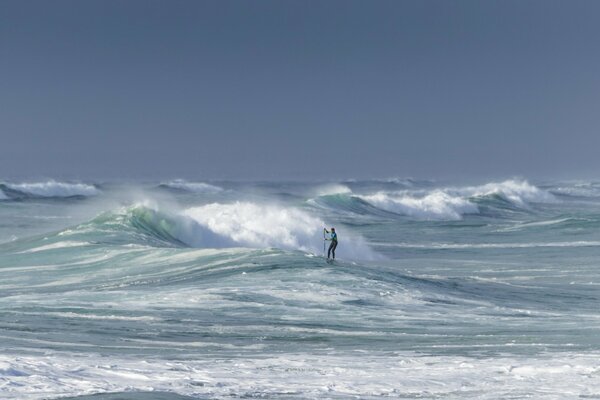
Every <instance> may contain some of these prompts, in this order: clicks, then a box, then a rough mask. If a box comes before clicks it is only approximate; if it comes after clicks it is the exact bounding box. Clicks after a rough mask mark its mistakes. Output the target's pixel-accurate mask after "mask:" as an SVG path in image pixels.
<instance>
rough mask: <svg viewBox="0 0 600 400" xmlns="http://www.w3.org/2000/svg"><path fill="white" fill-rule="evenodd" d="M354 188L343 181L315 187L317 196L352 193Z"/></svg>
mask: <svg viewBox="0 0 600 400" xmlns="http://www.w3.org/2000/svg"><path fill="white" fill-rule="evenodd" d="M350 193H352V190H351V189H350V188H349V187H348V186H346V185H342V184H341V183H329V184H326V185H321V186H318V187H317V188H316V189H315V194H316V195H317V196H331V195H334V194H350Z"/></svg>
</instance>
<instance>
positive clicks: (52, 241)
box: [0, 179, 600, 400]
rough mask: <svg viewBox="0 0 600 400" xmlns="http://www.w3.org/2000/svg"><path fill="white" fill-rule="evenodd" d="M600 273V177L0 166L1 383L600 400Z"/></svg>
mask: <svg viewBox="0 0 600 400" xmlns="http://www.w3.org/2000/svg"><path fill="white" fill-rule="evenodd" d="M324 227H327V228H330V227H335V228H336V231H337V233H338V237H339V246H338V248H337V254H336V256H337V258H336V261H335V262H333V263H327V262H326V260H325V258H324V257H323V255H324V241H323V239H324V232H323V228H324ZM599 285H600V183H596V182H535V183H533V182H528V181H526V180H523V179H512V180H506V181H498V182H482V183H480V184H471V185H464V184H462V185H461V184H450V183H436V182H431V181H416V180H408V179H382V180H369V181H355V180H352V181H344V182H312V183H308V182H243V183H240V182H190V181H183V180H174V181H165V182H138V183H136V182H128V183H126V184H124V183H110V182H108V183H106V182H105V183H102V182H58V181H46V182H3V183H2V184H0V398H2V399H54V398H64V397H69V398H71V397H73V398H82V399H88V398H89V399H104V400H108V399H112V400H115V399H156V400H159V399H165V400H167V399H169V400H173V399H189V398H200V399H208V398H211V399H212V398H240V397H241V398H276V399H291V398H330V399H341V398H377V397H381V396H385V397H391V398H459V399H460V398H471V399H473V398H477V399H506V398H556V399H565V398H582V397H583V398H597V397H600V357H599V356H600V335H599V334H600V314H599V312H598V300H599V297H600V292H599V289H600V287H599Z"/></svg>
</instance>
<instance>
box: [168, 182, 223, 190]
mask: <svg viewBox="0 0 600 400" xmlns="http://www.w3.org/2000/svg"><path fill="white" fill-rule="evenodd" d="M164 185H165V186H167V187H170V188H172V189H178V190H185V191H187V192H192V193H219V192H221V191H223V188H221V187H219V186H215V185H211V184H209V183H204V182H187V181H184V180H183V179H175V180H173V181H170V182H167V183H165V184H164Z"/></svg>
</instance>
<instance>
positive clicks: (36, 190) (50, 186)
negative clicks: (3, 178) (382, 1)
mask: <svg viewBox="0 0 600 400" xmlns="http://www.w3.org/2000/svg"><path fill="white" fill-rule="evenodd" d="M5 186H6V187H7V188H8V189H11V190H14V191H17V192H20V193H24V194H27V195H31V196H36V197H72V196H94V195H97V194H99V193H100V190H98V189H97V188H96V187H95V186H94V185H88V184H85V183H67V182H57V181H54V180H50V181H47V182H31V183H6V184H5Z"/></svg>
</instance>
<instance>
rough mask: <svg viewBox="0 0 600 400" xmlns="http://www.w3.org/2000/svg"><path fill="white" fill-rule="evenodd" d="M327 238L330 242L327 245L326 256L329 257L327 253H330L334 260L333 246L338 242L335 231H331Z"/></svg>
mask: <svg viewBox="0 0 600 400" xmlns="http://www.w3.org/2000/svg"><path fill="white" fill-rule="evenodd" d="M329 240H331V244H330V245H329V250H327V258H329V255H330V254H331V255H332V256H333V259H334V260H335V248H336V247H337V244H338V241H337V233H335V232H331V238H330V239H329Z"/></svg>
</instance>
